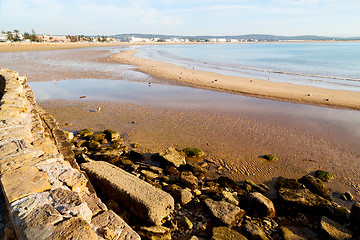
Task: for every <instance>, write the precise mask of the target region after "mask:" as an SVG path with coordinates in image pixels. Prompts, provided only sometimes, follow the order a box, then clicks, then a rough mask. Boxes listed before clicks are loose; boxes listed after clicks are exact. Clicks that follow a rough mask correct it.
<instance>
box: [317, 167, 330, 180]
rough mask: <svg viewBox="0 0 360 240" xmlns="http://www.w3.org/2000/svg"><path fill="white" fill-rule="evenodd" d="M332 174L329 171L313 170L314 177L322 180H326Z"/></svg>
mask: <svg viewBox="0 0 360 240" xmlns="http://www.w3.org/2000/svg"><path fill="white" fill-rule="evenodd" d="M332 176H333V175H332V174H331V173H329V172H327V171H323V170H317V171H316V172H315V177H316V178H319V179H320V180H321V181H323V182H328V181H329V180H330V179H331V178H332Z"/></svg>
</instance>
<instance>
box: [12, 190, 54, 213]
mask: <svg viewBox="0 0 360 240" xmlns="http://www.w3.org/2000/svg"><path fill="white" fill-rule="evenodd" d="M53 203H54V200H53V199H52V198H51V197H50V193H49V192H41V193H34V194H31V195H29V196H27V197H24V198H21V199H19V200H16V201H14V202H12V203H11V204H10V213H11V214H12V215H13V217H14V218H15V219H23V218H25V217H26V216H27V215H28V214H29V213H30V212H32V211H34V210H36V209H38V208H41V207H42V206H44V205H46V204H51V205H52V204H53Z"/></svg>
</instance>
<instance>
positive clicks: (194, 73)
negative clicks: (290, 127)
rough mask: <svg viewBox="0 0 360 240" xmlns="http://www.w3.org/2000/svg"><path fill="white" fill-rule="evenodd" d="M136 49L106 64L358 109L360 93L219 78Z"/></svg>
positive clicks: (273, 96)
mask: <svg viewBox="0 0 360 240" xmlns="http://www.w3.org/2000/svg"><path fill="white" fill-rule="evenodd" d="M136 53H137V50H127V51H124V52H122V53H118V54H114V55H112V56H111V57H110V58H109V61H118V62H121V63H125V64H131V65H136V66H138V67H139V70H140V71H142V72H144V73H147V74H150V75H153V76H155V77H158V78H165V79H170V80H175V81H180V82H185V83H188V84H192V85H195V86H200V87H204V88H210V89H215V90H221V91H227V92H232V93H240V94H246V95H250V96H255V97H261V98H267V99H275V100H282V101H290V102H296V103H305V104H315V105H322V106H331V107H340V108H348V109H356V110H360V93H359V92H351V91H341V90H331V89H323V88H317V87H311V86H303V85H293V84H289V83H278V82H271V81H264V80H259V79H253V78H244V77H236V76H227V75H221V74H217V73H212V72H206V71H201V70H196V69H188V68H185V67H181V66H174V65H172V64H169V63H164V62H159V61H154V60H148V59H143V58H139V57H136V56H134V55H135V54H136Z"/></svg>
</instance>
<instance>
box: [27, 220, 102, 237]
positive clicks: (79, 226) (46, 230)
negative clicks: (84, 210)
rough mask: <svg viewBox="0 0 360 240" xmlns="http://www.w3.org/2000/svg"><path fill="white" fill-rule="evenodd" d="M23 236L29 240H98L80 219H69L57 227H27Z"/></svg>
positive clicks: (88, 226)
mask: <svg viewBox="0 0 360 240" xmlns="http://www.w3.org/2000/svg"><path fill="white" fill-rule="evenodd" d="M24 235H25V238H26V239H29V240H58V239H77V240H98V237H97V235H96V233H95V231H94V230H92V229H91V227H90V225H89V224H88V223H87V222H85V221H84V220H82V219H81V218H70V219H67V220H65V221H63V222H60V223H59V224H57V225H49V226H41V227H29V228H27V229H26V230H25V232H24Z"/></svg>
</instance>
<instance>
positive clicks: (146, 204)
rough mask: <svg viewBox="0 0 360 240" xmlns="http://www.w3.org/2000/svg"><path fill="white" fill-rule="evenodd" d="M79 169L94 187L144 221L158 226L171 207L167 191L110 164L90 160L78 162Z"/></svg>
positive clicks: (172, 206)
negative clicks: (79, 164) (79, 163)
mask: <svg viewBox="0 0 360 240" xmlns="http://www.w3.org/2000/svg"><path fill="white" fill-rule="evenodd" d="M81 168H82V169H83V170H84V171H85V172H86V173H87V174H88V176H89V178H90V180H91V183H92V184H93V185H94V187H95V188H96V189H98V190H99V191H101V192H102V193H103V194H105V195H106V196H107V197H109V198H111V199H113V200H115V201H117V202H119V203H121V204H122V205H123V206H125V207H127V208H128V209H129V210H130V211H131V212H132V213H133V214H134V215H135V216H137V217H139V218H140V219H142V220H144V221H146V222H148V223H151V224H154V225H161V222H162V219H163V218H164V217H166V216H168V215H169V214H170V213H171V212H172V211H173V209H174V199H173V198H172V196H171V195H170V194H168V193H166V192H164V191H162V190H160V189H158V188H156V187H154V186H152V185H150V184H149V183H147V182H145V181H142V180H141V179H139V178H137V177H136V176H134V175H132V174H130V173H127V172H125V171H124V170H122V169H120V168H118V167H116V166H114V165H111V164H109V163H107V162H103V161H92V162H88V163H83V164H81Z"/></svg>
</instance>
